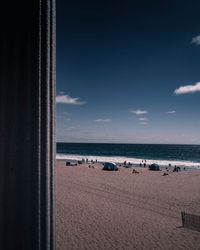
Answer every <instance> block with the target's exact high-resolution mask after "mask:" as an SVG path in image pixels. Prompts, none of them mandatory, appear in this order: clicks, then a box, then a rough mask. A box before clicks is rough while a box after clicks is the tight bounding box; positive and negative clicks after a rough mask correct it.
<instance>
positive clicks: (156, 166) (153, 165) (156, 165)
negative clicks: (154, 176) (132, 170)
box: [149, 163, 160, 171]
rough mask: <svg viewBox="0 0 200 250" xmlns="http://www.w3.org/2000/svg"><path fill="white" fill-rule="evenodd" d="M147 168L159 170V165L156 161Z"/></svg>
mask: <svg viewBox="0 0 200 250" xmlns="http://www.w3.org/2000/svg"><path fill="white" fill-rule="evenodd" d="M149 170H154V171H159V170H160V166H159V165H158V164H156V163H153V164H151V165H150V166H149Z"/></svg>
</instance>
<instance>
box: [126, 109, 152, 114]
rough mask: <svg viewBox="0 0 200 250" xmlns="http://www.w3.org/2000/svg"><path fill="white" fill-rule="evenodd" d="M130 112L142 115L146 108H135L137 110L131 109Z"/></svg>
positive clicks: (145, 112)
mask: <svg viewBox="0 0 200 250" xmlns="http://www.w3.org/2000/svg"><path fill="white" fill-rule="evenodd" d="M130 113H132V114H135V115H144V114H147V113H148V112H147V111H146V110H140V109H137V110H131V111H130Z"/></svg>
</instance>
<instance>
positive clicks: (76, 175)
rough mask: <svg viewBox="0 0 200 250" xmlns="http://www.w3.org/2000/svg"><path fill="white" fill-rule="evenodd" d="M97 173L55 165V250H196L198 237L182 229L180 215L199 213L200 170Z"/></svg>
mask: <svg viewBox="0 0 200 250" xmlns="http://www.w3.org/2000/svg"><path fill="white" fill-rule="evenodd" d="M101 169H102V166H101V164H98V163H97V164H94V169H93V168H88V164H81V165H78V166H65V161H57V164H56V209H57V218H56V220H57V221H56V228H57V232H56V236H57V249H58V250H68V249H69V250H73V249H78V250H81V249H88V250H89V249H91V250H95V249H102V250H112V249H119V250H122V249H138V250H142V249H147V250H151V249H152V250H153V249H166V250H169V249H194V250H198V249H200V232H197V231H193V230H190V229H186V228H182V227H181V225H182V223H181V211H186V212H189V213H194V214H199V211H200V210H199V208H200V171H199V170H192V171H181V172H177V173H173V172H170V173H169V175H167V176H162V173H163V172H162V171H155V172H154V171H149V170H148V169H146V168H137V170H138V171H139V172H140V173H139V174H132V173H131V172H132V169H130V168H122V167H121V168H120V170H119V171H102V170H101Z"/></svg>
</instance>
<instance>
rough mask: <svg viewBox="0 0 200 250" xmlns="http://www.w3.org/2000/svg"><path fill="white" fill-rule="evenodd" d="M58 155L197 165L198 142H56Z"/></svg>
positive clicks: (199, 164)
mask: <svg viewBox="0 0 200 250" xmlns="http://www.w3.org/2000/svg"><path fill="white" fill-rule="evenodd" d="M56 158H57V159H66V160H67V159H70V160H81V159H88V160H94V161H95V160H97V161H99V162H105V161H112V162H115V163H123V162H124V161H126V162H130V163H132V164H140V163H141V162H142V161H143V162H144V160H146V162H147V164H152V163H157V164H159V165H160V166H168V165H169V164H171V165H172V166H173V165H176V166H183V167H189V168H197V169H200V145H169V144H167V145H166V144H111V143H57V155H56Z"/></svg>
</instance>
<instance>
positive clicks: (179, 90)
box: [174, 82, 200, 95]
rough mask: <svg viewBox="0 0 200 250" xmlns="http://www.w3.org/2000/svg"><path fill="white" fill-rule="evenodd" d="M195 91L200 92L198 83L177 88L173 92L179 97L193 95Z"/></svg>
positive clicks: (199, 83)
mask: <svg viewBox="0 0 200 250" xmlns="http://www.w3.org/2000/svg"><path fill="white" fill-rule="evenodd" d="M197 91H200V82H197V83H195V84H194V85H186V86H180V87H179V88H177V89H175V90H174V93H175V94H176V95H181V94H189V93H195V92H197Z"/></svg>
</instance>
